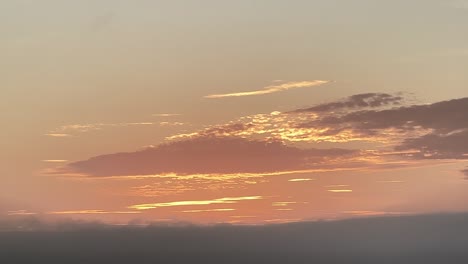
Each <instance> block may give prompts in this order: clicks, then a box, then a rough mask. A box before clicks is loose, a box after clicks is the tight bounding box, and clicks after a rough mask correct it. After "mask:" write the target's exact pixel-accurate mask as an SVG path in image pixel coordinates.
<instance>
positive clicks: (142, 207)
mask: <svg viewBox="0 0 468 264" xmlns="http://www.w3.org/2000/svg"><path fill="white" fill-rule="evenodd" d="M260 199H263V197H262V196H244V197H226V198H218V199H212V200H199V201H177V202H165V203H152V204H137V205H132V206H129V207H128V208H130V209H136V210H148V209H156V208H161V207H174V206H194V205H211V204H235V203H238V202H239V201H251V200H260Z"/></svg>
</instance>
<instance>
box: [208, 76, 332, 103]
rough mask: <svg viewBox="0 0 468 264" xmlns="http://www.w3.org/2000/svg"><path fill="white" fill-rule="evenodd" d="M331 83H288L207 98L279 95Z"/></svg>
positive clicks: (320, 81) (213, 95) (316, 81)
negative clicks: (288, 91) (291, 90)
mask: <svg viewBox="0 0 468 264" xmlns="http://www.w3.org/2000/svg"><path fill="white" fill-rule="evenodd" d="M329 82H330V81H322V80H315V81H301V82H287V83H283V84H279V85H270V86H267V87H265V88H263V89H262V90H257V91H251V92H239V93H228V94H212V95H207V96H205V98H210V99H213V98H223V97H240V96H251V95H263V94H270V93H277V92H282V91H287V90H290V89H295V88H305V87H312V86H318V85H322V84H326V83H329Z"/></svg>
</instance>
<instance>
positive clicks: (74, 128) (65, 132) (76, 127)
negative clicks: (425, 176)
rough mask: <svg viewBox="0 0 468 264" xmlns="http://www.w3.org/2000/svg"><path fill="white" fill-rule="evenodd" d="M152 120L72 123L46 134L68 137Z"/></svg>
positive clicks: (142, 124) (144, 124) (141, 124)
mask: <svg viewBox="0 0 468 264" xmlns="http://www.w3.org/2000/svg"><path fill="white" fill-rule="evenodd" d="M151 125H155V123H153V122H127V123H115V124H113V123H95V124H73V125H65V126H61V127H59V128H57V129H54V130H53V131H51V132H49V133H48V134H46V135H47V136H52V137H70V136H72V135H74V134H77V133H87V132H91V131H98V130H102V129H104V128H108V127H130V126H151Z"/></svg>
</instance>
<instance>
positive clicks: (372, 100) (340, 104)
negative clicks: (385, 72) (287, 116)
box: [295, 93, 403, 112]
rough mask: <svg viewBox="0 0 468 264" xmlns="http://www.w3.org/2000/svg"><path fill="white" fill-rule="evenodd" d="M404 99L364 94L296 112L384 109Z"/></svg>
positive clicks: (378, 94)
mask: <svg viewBox="0 0 468 264" xmlns="http://www.w3.org/2000/svg"><path fill="white" fill-rule="evenodd" d="M402 101H403V97H401V96H395V95H391V94H386V93H364V94H356V95H352V96H349V97H347V98H345V99H343V100H341V101H337V102H331V103H325V104H319V105H316V106H313V107H310V108H305V109H299V110H296V111H295V112H331V111H337V110H347V109H355V108H365V107H382V106H389V105H390V106H392V105H400V104H401V103H402Z"/></svg>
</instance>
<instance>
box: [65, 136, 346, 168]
mask: <svg viewBox="0 0 468 264" xmlns="http://www.w3.org/2000/svg"><path fill="white" fill-rule="evenodd" d="M353 153H355V151H353V150H348V149H299V148H296V147H290V146H286V145H284V144H283V143H280V142H266V141H258V140H247V139H242V138H226V137H201V138H194V139H188V140H183V141H176V142H171V143H167V144H162V145H159V146H157V147H154V148H148V149H145V150H141V151H137V152H129V153H116V154H109V155H102V156H97V157H93V158H91V159H89V160H85V161H79V162H74V163H71V164H69V165H67V166H65V167H63V168H62V169H60V170H58V171H57V172H56V173H59V174H60V173H62V174H86V175H90V176H98V177H99V176H100V177H106V176H127V175H158V174H170V173H175V174H178V175H190V174H223V173H226V174H235V173H271V172H281V171H291V170H302V169H308V168H310V166H311V165H313V164H317V163H320V162H323V161H325V160H327V159H334V158H339V157H343V156H346V155H350V154H353Z"/></svg>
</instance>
